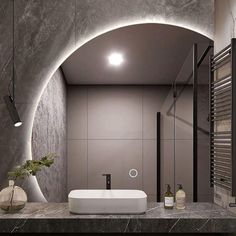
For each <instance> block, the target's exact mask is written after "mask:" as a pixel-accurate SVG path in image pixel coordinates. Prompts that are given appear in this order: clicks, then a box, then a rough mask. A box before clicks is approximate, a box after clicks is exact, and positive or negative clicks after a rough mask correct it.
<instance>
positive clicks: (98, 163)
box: [88, 140, 142, 189]
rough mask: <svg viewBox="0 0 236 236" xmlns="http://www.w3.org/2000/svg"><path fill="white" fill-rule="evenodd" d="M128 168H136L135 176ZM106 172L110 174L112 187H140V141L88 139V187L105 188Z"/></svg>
mask: <svg viewBox="0 0 236 236" xmlns="http://www.w3.org/2000/svg"><path fill="white" fill-rule="evenodd" d="M130 169H137V171H138V172H139V174H138V176H137V177H136V178H131V177H130V176H129V170H130ZM106 173H108V174H112V181H111V183H112V188H115V189H117V188H118V189H120V188H125V189H142V141H141V140H89V141H88V187H89V188H105V186H106V185H105V183H106V181H105V177H104V176H102V174H106Z"/></svg>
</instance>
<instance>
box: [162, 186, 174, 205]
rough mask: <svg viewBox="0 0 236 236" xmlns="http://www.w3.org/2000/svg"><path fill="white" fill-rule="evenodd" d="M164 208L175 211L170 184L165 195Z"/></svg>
mask: <svg viewBox="0 0 236 236" xmlns="http://www.w3.org/2000/svg"><path fill="white" fill-rule="evenodd" d="M164 207H165V209H173V207H174V195H173V193H172V192H171V191H170V185H169V184H167V191H166V193H165V195H164Z"/></svg>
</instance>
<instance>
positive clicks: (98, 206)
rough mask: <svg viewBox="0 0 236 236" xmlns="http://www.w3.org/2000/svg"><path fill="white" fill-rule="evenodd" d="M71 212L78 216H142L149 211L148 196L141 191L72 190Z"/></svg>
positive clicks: (69, 198)
mask: <svg viewBox="0 0 236 236" xmlns="http://www.w3.org/2000/svg"><path fill="white" fill-rule="evenodd" d="M68 200H69V210H70V212H71V213H76V214H141V213H144V212H145V211H146V209H147V195H146V193H145V192H143V191H141V190H119V189H112V190H102V189H98V190H95V189H88V190H72V191H71V192H70V193H69V196H68Z"/></svg>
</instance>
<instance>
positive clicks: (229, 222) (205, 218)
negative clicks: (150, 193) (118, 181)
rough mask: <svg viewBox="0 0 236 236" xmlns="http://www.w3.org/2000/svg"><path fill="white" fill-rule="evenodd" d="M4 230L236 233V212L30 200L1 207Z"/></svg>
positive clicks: (0, 224)
mask: <svg viewBox="0 0 236 236" xmlns="http://www.w3.org/2000/svg"><path fill="white" fill-rule="evenodd" d="M3 232H48V233H50V232H58V233H59V232H68V233H73V232H81V233H101V232H117V233H122V232H127V233H139V232H145V233H154V232H156V233H157V232H160V233H164V232H173V233H176V232H185V233H188V232H189V233H190V232H199V233H200V232H219V233H223V232H224V233H232V232H236V215H234V214H232V213H230V212H229V211H227V210H225V209H223V208H221V207H219V206H217V205H215V204H213V203H188V204H187V205H186V209H184V210H176V209H173V210H165V209H164V207H163V203H149V204H148V210H147V212H146V213H145V214H142V215H75V214H71V213H70V212H69V210H68V203H27V205H26V207H25V208H24V209H22V210H21V211H20V212H18V213H14V214H6V213H4V212H3V211H1V210H0V233H3Z"/></svg>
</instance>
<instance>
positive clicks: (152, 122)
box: [143, 86, 173, 139]
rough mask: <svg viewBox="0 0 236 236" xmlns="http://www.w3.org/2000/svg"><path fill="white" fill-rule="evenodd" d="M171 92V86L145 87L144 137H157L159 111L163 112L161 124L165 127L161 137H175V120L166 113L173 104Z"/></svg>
mask: <svg viewBox="0 0 236 236" xmlns="http://www.w3.org/2000/svg"><path fill="white" fill-rule="evenodd" d="M170 92H171V86H144V87H143V139H156V138H157V136H156V130H157V119H156V117H157V116H156V114H157V112H161V115H162V119H161V121H162V124H161V126H162V127H164V128H162V129H161V138H162V139H168V138H173V122H171V120H172V119H171V120H169V117H167V115H166V112H167V110H168V108H169V107H170V105H171V104H170V102H171V99H170V97H169V96H168V95H169V93H170ZM172 100H173V99H172Z"/></svg>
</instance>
